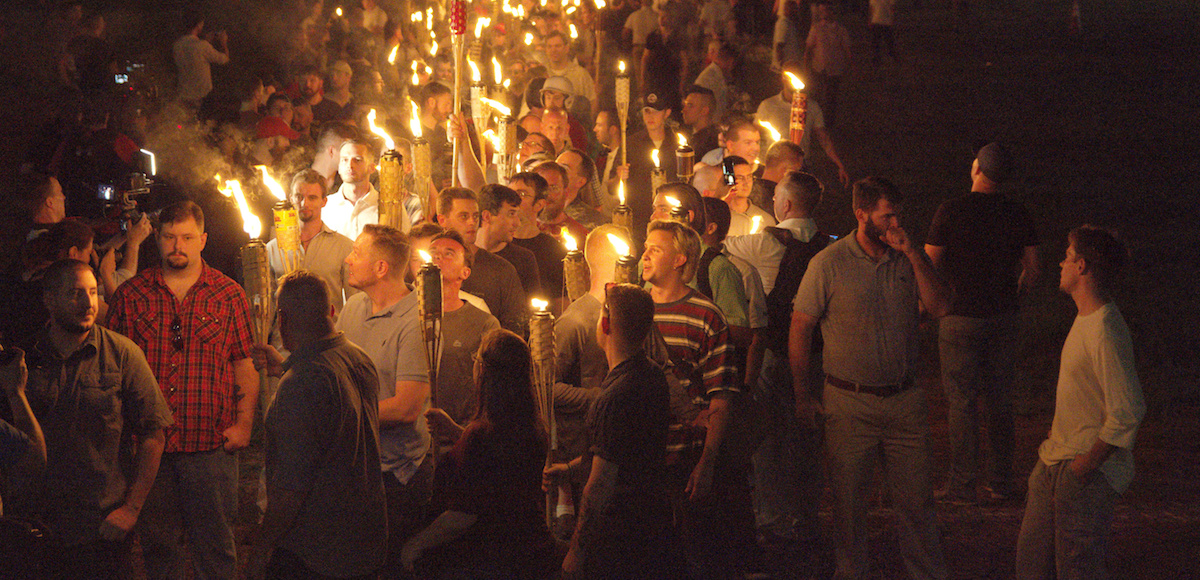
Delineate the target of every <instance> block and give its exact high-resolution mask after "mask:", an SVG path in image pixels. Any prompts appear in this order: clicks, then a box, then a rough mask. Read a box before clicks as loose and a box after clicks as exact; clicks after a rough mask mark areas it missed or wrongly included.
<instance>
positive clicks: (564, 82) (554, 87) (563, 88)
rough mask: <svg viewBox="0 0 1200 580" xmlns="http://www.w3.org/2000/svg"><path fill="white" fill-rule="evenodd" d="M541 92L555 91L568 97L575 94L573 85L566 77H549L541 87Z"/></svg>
mask: <svg viewBox="0 0 1200 580" xmlns="http://www.w3.org/2000/svg"><path fill="white" fill-rule="evenodd" d="M542 90H543V91H557V92H560V93H562V94H564V95H567V96H568V97H570V96H572V95H574V94H575V85H573V84H571V80H570V79H568V78H567V77H550V78H548V79H546V83H545V84H543V85H542Z"/></svg>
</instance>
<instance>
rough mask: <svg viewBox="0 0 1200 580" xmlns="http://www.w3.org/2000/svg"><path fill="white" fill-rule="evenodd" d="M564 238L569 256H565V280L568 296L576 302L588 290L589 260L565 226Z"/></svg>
mask: <svg viewBox="0 0 1200 580" xmlns="http://www.w3.org/2000/svg"><path fill="white" fill-rule="evenodd" d="M562 238H563V245H564V246H566V248H567V257H565V258H563V280H564V281H565V282H566V286H567V298H568V299H569V300H570V301H571V302H574V301H575V300H577V299H578V298H579V297H580V296H583V295H584V294H586V293H587V291H588V283H589V282H588V268H587V262H585V261H584V259H583V252H582V251H580V250H579V244H578V243H576V242H575V238H573V237H571V234H570V232H568V231H567V228H565V227H564V228H563V229H562Z"/></svg>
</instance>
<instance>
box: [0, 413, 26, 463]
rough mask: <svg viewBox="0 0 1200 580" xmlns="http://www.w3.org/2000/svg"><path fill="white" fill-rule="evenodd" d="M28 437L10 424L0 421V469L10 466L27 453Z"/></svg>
mask: <svg viewBox="0 0 1200 580" xmlns="http://www.w3.org/2000/svg"><path fill="white" fill-rule="evenodd" d="M29 446H30V441H29V436H28V435H26V434H24V433H22V432H21V430H20V429H17V428H16V427H13V425H12V423H9V422H8V421H4V420H0V467H6V466H8V465H12V464H13V463H16V462H18V461H20V460H21V458H22V457H24V456H25V454H26V453H28V452H29Z"/></svg>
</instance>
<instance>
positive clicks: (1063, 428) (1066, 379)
mask: <svg viewBox="0 0 1200 580" xmlns="http://www.w3.org/2000/svg"><path fill="white" fill-rule="evenodd" d="M1145 414H1146V403H1145V401H1144V400H1143V398H1142V385H1141V382H1140V381H1139V380H1138V376H1137V369H1136V368H1135V367H1134V359H1133V341H1132V340H1131V339H1130V337H1129V327H1128V326H1126V325H1125V318H1124V317H1122V316H1121V312H1120V311H1119V310H1117V307H1116V305H1114V304H1113V303H1111V302H1109V303H1108V304H1105V305H1104V306H1101V307H1100V309H1098V310H1096V311H1095V312H1093V313H1091V314H1088V315H1087V316H1076V317H1075V323H1074V324H1072V325H1071V332H1069V333H1067V340H1066V342H1064V343H1063V350H1062V361H1061V362H1060V363H1059V367H1058V387H1057V391H1056V394H1055V398H1054V422H1053V423H1052V424H1051V425H1050V438H1049V439H1046V440H1045V441H1043V442H1042V446H1041V447H1039V448H1038V457H1040V458H1041V460H1042V461H1043V462H1045V463H1046V464H1049V465H1053V464H1055V463H1058V462H1060V461H1070V460H1072V459H1074V458H1075V456H1077V455H1082V454H1084V453H1087V452H1088V450H1090V449H1091V448H1092V445H1093V444H1094V443H1095V442H1096V440H1097V439H1099V440H1101V441H1104V442H1105V443H1108V444H1109V445H1113V446H1116V447H1117V450H1116V451H1114V452H1113V453H1112V455H1109V456H1108V460H1106V461H1105V462H1104V463H1103V464H1102V465H1101V466H1100V471H1102V472H1103V473H1104V476H1105V477H1107V478H1108V484H1109V485H1111V486H1112V488H1113V489H1114V490H1115V491H1117V492H1118V493H1120V492H1122V491H1125V489H1126V488H1127V487H1129V482H1130V481H1132V480H1133V453H1132V451H1131V450H1132V449H1133V440H1134V436H1135V435H1136V434H1137V428H1138V425H1139V424H1140V423H1141V421H1142V417H1143V416H1144V415H1145Z"/></svg>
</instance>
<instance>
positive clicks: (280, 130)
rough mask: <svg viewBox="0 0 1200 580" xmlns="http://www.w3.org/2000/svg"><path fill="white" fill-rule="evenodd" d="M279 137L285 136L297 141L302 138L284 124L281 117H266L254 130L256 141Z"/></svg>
mask: <svg viewBox="0 0 1200 580" xmlns="http://www.w3.org/2000/svg"><path fill="white" fill-rule="evenodd" d="M277 135H283V136H284V137H287V138H288V139H290V140H292V141H295V140H296V139H299V138H300V134H299V133H297V132H296V130H295V129H292V128H291V127H289V126H288V124H287V123H284V122H283V119H280V118H279V117H271V116H266V117H263V118H262V120H260V121H259V122H258V125H257V126H255V128H254V138H255V139H270V138H271V137H275V136H277Z"/></svg>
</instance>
